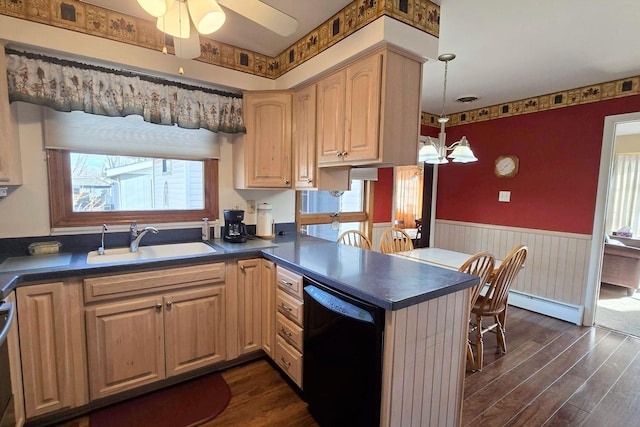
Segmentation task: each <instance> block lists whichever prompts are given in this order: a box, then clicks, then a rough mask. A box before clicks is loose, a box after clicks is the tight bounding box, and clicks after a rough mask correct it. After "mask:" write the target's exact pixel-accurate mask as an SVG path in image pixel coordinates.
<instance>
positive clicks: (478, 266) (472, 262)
mask: <svg viewBox="0 0 640 427" xmlns="http://www.w3.org/2000/svg"><path fill="white" fill-rule="evenodd" d="M495 262H496V259H495V257H494V256H493V254H492V253H490V252H478V253H477V254H475V255H473V256H472V257H471V258H469V259H468V260H466V261H465V263H464V264H462V265H461V266H460V268H459V269H458V271H460V272H462V273H467V274H473V275H474V276H479V277H480V283H478V285H477V286H474V287H473V288H471V300H470V302H469V318H471V310H472V309H473V306H474V305H475V304H476V301H477V300H478V297H479V296H480V292H481V291H482V288H484V285H485V284H487V283H488V282H489V279H490V277H491V274H492V273H493V268H494V266H495ZM467 360H468V361H469V365H470V366H471V369H472V370H474V371H475V370H476V361H475V358H474V356H473V350H472V348H471V341H470V340H467Z"/></svg>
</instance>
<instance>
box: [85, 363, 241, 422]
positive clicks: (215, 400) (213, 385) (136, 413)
mask: <svg viewBox="0 0 640 427" xmlns="http://www.w3.org/2000/svg"><path fill="white" fill-rule="evenodd" d="M230 399H231V390H229V386H228V385H227V383H226V382H225V381H224V379H223V378H222V375H220V374H217V373H215V374H209V375H205V376H203V377H200V378H196V379H194V380H190V381H187V382H184V383H182V384H176V385H174V386H171V387H167V388H165V389H162V390H158V391H154V392H152V393H149V394H145V395H143V396H139V397H136V398H134V399H130V400H127V401H125V402H121V403H117V404H115V405H111V406H108V407H106V408H103V409H99V410H97V411H94V412H92V413H91V414H90V415H89V425H90V427H116V426H118V427H121V426H128V427H129V426H130V427H138V426H153V427H164V426H166V427H186V426H196V425H199V424H202V423H204V422H206V421H210V420H212V419H213V418H215V417H216V416H218V415H220V414H221V413H222V411H224V408H226V407H227V405H228V404H229V400H230Z"/></svg>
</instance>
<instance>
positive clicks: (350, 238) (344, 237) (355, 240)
mask: <svg viewBox="0 0 640 427" xmlns="http://www.w3.org/2000/svg"><path fill="white" fill-rule="evenodd" d="M338 243H342V244H343V245H349V246H356V247H358V248H362V249H371V242H370V241H369V239H368V238H367V236H366V235H365V234H364V233H362V232H360V231H358V230H347V231H345V232H344V233H342V234H341V235H340V236H338Z"/></svg>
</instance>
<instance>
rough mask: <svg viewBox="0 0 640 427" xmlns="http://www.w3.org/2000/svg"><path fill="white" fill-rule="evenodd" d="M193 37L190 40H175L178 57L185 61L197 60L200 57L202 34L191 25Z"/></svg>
mask: <svg viewBox="0 0 640 427" xmlns="http://www.w3.org/2000/svg"><path fill="white" fill-rule="evenodd" d="M190 32H191V36H190V37H189V38H188V39H181V38H176V39H174V40H173V47H174V48H175V51H176V56H177V57H178V58H183V59H195V58H198V57H199V56H200V34H198V31H196V29H195V27H194V26H193V23H191V30H190Z"/></svg>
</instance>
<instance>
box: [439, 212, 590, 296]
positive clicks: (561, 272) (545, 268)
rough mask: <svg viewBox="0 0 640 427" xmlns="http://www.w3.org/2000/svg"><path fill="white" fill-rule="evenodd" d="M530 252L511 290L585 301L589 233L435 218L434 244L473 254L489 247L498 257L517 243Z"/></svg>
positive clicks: (488, 249)
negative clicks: (560, 231) (527, 248)
mask: <svg viewBox="0 0 640 427" xmlns="http://www.w3.org/2000/svg"><path fill="white" fill-rule="evenodd" d="M520 244H523V245H527V246H528V247H529V254H528V255H527V262H526V264H525V267H524V270H522V271H521V272H520V274H519V275H518V277H516V280H515V282H514V284H513V285H512V288H511V289H513V290H515V291H520V292H524V293H526V294H531V295H536V296H539V297H543V298H548V299H551V300H554V301H560V302H563V303H567V304H573V305H578V306H581V305H584V300H585V295H586V286H587V273H588V267H589V251H590V245H591V236H590V235H584V234H572V233H559V232H553V231H544V230H532V229H521V228H512V227H499V226H493V225H485V224H473V223H463V222H455V221H443V220H438V221H436V227H435V246H436V247H438V248H443V249H450V250H453V251H458V252H464V253H468V254H473V253H476V252H480V251H489V252H491V253H493V254H494V255H495V257H496V258H497V259H501V258H502V257H504V256H506V255H507V254H508V253H509V251H510V250H511V249H513V248H514V247H515V246H516V245H520Z"/></svg>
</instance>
